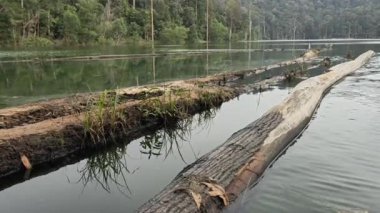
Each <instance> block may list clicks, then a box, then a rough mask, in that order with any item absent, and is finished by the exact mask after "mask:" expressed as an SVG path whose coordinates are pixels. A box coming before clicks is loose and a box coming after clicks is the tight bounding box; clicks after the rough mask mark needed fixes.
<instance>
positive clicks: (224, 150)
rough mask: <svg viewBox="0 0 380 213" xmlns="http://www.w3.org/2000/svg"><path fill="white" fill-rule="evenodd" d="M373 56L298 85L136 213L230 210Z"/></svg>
mask: <svg viewBox="0 0 380 213" xmlns="http://www.w3.org/2000/svg"><path fill="white" fill-rule="evenodd" d="M373 55H374V52H373V51H368V52H366V53H364V54H362V55H361V56H359V57H358V58H357V59H356V60H354V61H350V62H346V63H343V64H339V65H337V66H334V67H333V68H331V69H330V72H328V73H326V74H322V75H320V76H316V77H313V78H310V79H308V80H305V81H303V82H301V83H300V84H298V85H297V86H296V87H295V88H294V89H293V91H292V93H291V94H290V95H289V96H288V97H287V98H286V99H285V100H283V101H282V102H281V103H280V104H279V105H277V106H275V107H273V108H272V109H271V110H269V111H268V112H267V113H266V114H264V115H263V116H262V117H261V118H259V119H258V120H256V121H255V122H253V123H251V124H250V125H248V126H247V127H245V128H244V129H242V130H240V131H238V132H236V133H234V134H233V135H232V136H231V137H230V138H229V139H228V140H227V141H226V142H225V143H223V144H222V145H221V146H219V147H218V148H216V149H215V150H213V151H211V152H210V153H208V154H206V155H204V156H203V157H201V158H200V159H198V160H197V161H196V162H194V163H193V164H191V165H189V166H187V167H186V168H185V169H184V170H183V171H182V172H180V174H179V175H178V176H177V177H176V178H175V179H174V180H173V181H172V182H171V183H170V184H169V185H168V186H167V187H165V188H164V189H163V190H162V191H161V192H160V193H159V194H157V195H156V196H155V197H154V198H152V199H151V200H150V201H149V202H147V203H145V204H144V205H143V206H141V207H140V209H139V212H200V211H207V212H218V211H220V210H221V209H222V208H224V207H226V206H228V204H229V202H231V201H234V200H235V199H236V197H237V196H238V195H239V194H240V193H241V192H242V191H243V190H245V189H246V188H247V187H249V186H250V185H251V184H254V183H256V182H257V181H258V180H259V177H260V176H261V175H262V174H263V172H264V170H265V169H266V168H267V167H268V166H269V165H270V164H271V163H272V162H273V161H274V160H275V159H276V157H278V156H279V154H280V153H281V152H283V151H284V149H286V147H287V146H288V145H289V144H290V142H291V141H292V140H293V139H294V138H295V137H297V135H298V134H299V133H300V132H301V131H302V130H303V129H304V128H305V126H306V125H307V123H308V122H309V121H310V119H311V117H312V115H313V114H314V111H315V110H316V108H317V107H318V105H319V103H320V101H321V99H322V98H323V96H324V94H325V93H326V92H327V91H328V89H329V88H330V87H331V86H332V85H333V84H335V83H336V82H337V81H339V80H340V79H342V78H343V77H345V76H346V75H348V74H350V73H352V72H354V71H355V70H357V69H358V68H360V67H361V66H362V65H363V64H365V63H366V62H368V60H369V59H370V58H371V57H372V56H373ZM200 198H201V199H200ZM200 200H202V202H200Z"/></svg>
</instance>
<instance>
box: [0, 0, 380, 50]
mask: <svg viewBox="0 0 380 213" xmlns="http://www.w3.org/2000/svg"><path fill="white" fill-rule="evenodd" d="M152 23H153V26H152ZM152 28H153V33H152ZM207 29H208V30H207ZM250 32H251V33H250ZM207 35H208V36H207ZM379 36H380V4H379V3H378V0H54V1H52V0H0V43H1V44H0V45H9V46H48V45H53V44H56V45H65V44H70V45H74V44H77V45H91V44H110V45H118V44H122V43H125V42H134V43H136V42H149V41H151V40H152V37H154V39H155V40H157V41H159V42H160V43H166V44H178V43H185V42H187V43H194V42H200V41H206V40H207V37H208V38H209V41H210V42H211V43H221V42H226V41H238V40H249V39H252V40H254V39H317V38H375V37H379Z"/></svg>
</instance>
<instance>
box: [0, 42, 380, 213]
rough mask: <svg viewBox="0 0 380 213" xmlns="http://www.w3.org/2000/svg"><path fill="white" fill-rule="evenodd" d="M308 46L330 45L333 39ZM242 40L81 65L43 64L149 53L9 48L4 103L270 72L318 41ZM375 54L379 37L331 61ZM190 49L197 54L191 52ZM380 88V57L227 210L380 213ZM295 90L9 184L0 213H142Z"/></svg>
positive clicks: (339, 48) (1, 88)
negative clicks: (266, 68)
mask: <svg viewBox="0 0 380 213" xmlns="http://www.w3.org/2000/svg"><path fill="white" fill-rule="evenodd" d="M310 43H312V46H318V47H323V46H325V43H326V42H320V41H312V42H310ZM239 45H240V46H239ZM239 45H237V46H236V47H235V48H234V49H233V50H232V51H231V50H226V49H224V48H225V47H223V46H221V47H215V48H213V49H212V51H209V52H208V54H207V53H206V52H205V51H204V50H202V49H195V48H193V49H191V48H188V49H185V48H183V47H158V48H157V50H156V52H158V53H160V54H161V53H162V54H163V55H160V56H154V57H152V56H141V57H140V58H128V59H122V60H107V61H75V62H74V61H57V62H48V61H46V59H47V58H49V57H50V58H51V57H54V58H57V57H68V56H70V57H71V56H78V55H89V54H93V55H96V54H98V55H99V54H127V55H128V54H148V53H149V51H147V50H145V52H144V51H143V50H141V51H138V50H136V51H135V52H133V51H132V50H129V51H130V52H128V51H127V52H123V51H122V50H121V49H115V50H109V49H106V50H96V51H95V50H92V51H90V50H59V51H57V50H50V51H52V53H51V54H50V55H49V54H47V55H48V56H46V55H44V54H45V53H46V52H41V51H35V52H32V53H30V51H25V52H23V53H22V54H21V53H19V52H14V51H11V50H9V51H5V52H2V53H0V56H1V57H2V58H1V60H3V61H8V62H6V63H0V68H1V73H0V76H1V78H0V81H1V83H0V106H1V107H8V106H14V105H18V104H22V103H28V102H31V101H36V100H44V99H48V98H51V97H61V96H64V95H67V94H74V93H77V92H87V91H101V90H104V89H112V88H116V87H125V86H135V85H142V84H154V83H158V82H164V81H168V80H174V79H187V78H196V77H198V76H204V75H207V74H213V73H220V72H226V71H230V70H238V69H247V68H252V67H257V66H262V65H265V64H271V63H274V62H278V61H282V60H287V59H291V58H294V57H296V56H297V55H299V53H300V52H301V49H306V48H307V47H308V45H309V42H307V41H306V42H305V41H299V42H294V43H293V42H286V41H283V42H269V43H268V42H263V43H260V44H252V45H251V47H252V48H253V49H254V48H265V49H274V48H276V49H279V51H275V52H265V51H254V50H252V51H249V49H248V50H247V49H245V48H244V47H246V46H247V45H246V44H239ZM253 46H255V47H253ZM292 49H297V50H294V51H293V50H292ZM368 49H373V50H375V51H377V52H379V51H380V42H378V41H377V42H376V41H360V42H354V41H350V42H347V41H334V42H333V47H332V49H331V50H330V51H326V52H324V53H323V55H325V56H345V55H346V54H347V53H348V52H350V53H351V54H352V55H353V56H356V55H358V54H360V53H361V52H364V51H366V50H368ZM280 50H281V51H280ZM189 51H194V52H196V54H191V55H187V54H185V53H186V52H189ZM172 52H175V53H176V54H173V55H171V54H170V53H172ZM43 53H44V54H43ZM165 54H166V55H165ZM34 57H38V58H39V59H38V60H36V61H38V63H36V62H33V63H31V62H22V63H19V62H9V61H12V60H13V61H15V60H20V59H21V60H25V59H30V58H34ZM249 58H250V59H251V60H249ZM41 59H43V60H41ZM44 60H45V61H44ZM153 62H154V63H153ZM153 65H154V66H153ZM153 70H154V71H155V75H153V73H152V72H153ZM278 74H280V73H278ZM379 83H380V56H379V55H377V56H376V57H375V58H374V59H373V60H371V62H370V63H369V64H368V65H367V66H366V67H364V68H362V69H361V70H359V71H357V72H356V73H355V74H354V75H352V76H349V77H347V78H346V79H345V80H344V81H342V82H340V84H338V85H336V86H334V88H333V89H332V90H331V91H330V93H329V94H328V95H327V96H326V97H325V99H324V100H323V101H322V104H321V106H320V109H319V110H318V112H317V114H316V115H315V118H314V119H313V120H312V121H311V123H310V126H309V127H308V128H307V129H306V130H305V132H304V133H303V134H302V136H301V137H300V138H299V139H297V140H296V141H295V144H294V145H293V146H291V147H290V148H289V149H288V150H287V152H286V153H285V154H284V155H283V156H281V157H280V158H279V159H278V160H277V161H276V162H275V164H274V165H273V167H272V168H270V169H268V170H267V172H266V173H265V176H264V178H263V179H262V181H261V182H260V183H259V184H257V185H256V186H255V187H253V188H251V189H249V190H247V191H246V192H245V193H244V195H243V196H241V198H240V199H239V200H238V201H237V202H236V203H235V204H233V205H232V206H231V208H230V209H227V210H226V211H227V212H339V211H343V210H347V211H352V212H353V211H354V210H368V211H370V212H376V210H377V209H380V206H379V204H378V197H379V196H380V189H379V186H380V182H379V180H380V168H379V167H378V166H377V165H378V164H379V163H380V162H379V160H378V158H377V153H379V151H380V144H379V143H378V142H377V141H378V139H379V138H380V135H379V132H378V129H379V127H380V96H379V94H380V86H379V85H380V84H379ZM291 89H292V88H291V87H288V86H285V85H279V86H278V87H274V88H273V89H272V90H269V91H266V92H263V93H260V94H246V95H242V96H240V97H239V98H236V99H234V100H231V101H229V102H227V103H225V104H223V105H222V106H221V108H220V109H217V110H215V111H212V112H210V113H208V114H207V116H205V115H196V116H195V117H194V119H193V122H192V124H191V125H190V126H189V127H188V128H186V129H182V130H161V131H158V132H156V133H154V134H150V135H146V136H144V137H142V138H139V139H137V140H134V141H128V139H127V138H126V139H125V140H126V143H129V144H128V145H125V146H118V147H111V148H109V149H108V150H105V151H103V152H98V153H94V154H92V155H91V156H89V157H88V158H86V159H83V160H80V161H79V162H77V163H74V164H71V165H67V166H59V167H54V168H42V169H39V170H37V171H32V174H31V175H32V177H33V178H31V179H30V180H25V181H23V182H20V181H16V182H15V181H14V180H9V179H8V180H7V179H4V180H0V189H2V190H1V191H0V206H1V207H0V212H5V213H7V212H26V211H27V212H134V210H135V209H137V208H138V207H139V206H140V205H141V204H143V203H144V202H146V201H147V200H149V198H151V197H153V196H154V195H155V194H156V193H158V192H159V191H160V190H162V189H163V187H164V186H165V185H167V184H168V183H169V182H170V181H171V180H172V179H173V178H174V177H175V176H176V175H177V174H178V173H179V172H180V171H181V170H182V169H183V168H184V167H185V166H186V165H188V164H189V163H192V162H193V161H195V160H196V159H197V158H199V157H200V156H202V155H203V154H205V153H207V152H209V151H210V150H212V149H214V148H215V147H217V146H218V145H220V144H221V143H223V142H224V141H225V140H226V139H227V138H228V137H229V136H230V135H231V134H232V133H234V132H236V131H237V130H239V129H241V128H243V127H245V126H246V125H247V124H249V123H251V122H252V121H254V120H255V119H257V118H259V117H260V116H261V115H262V114H263V113H265V112H266V111H267V110H268V109H269V108H271V107H272V106H273V105H275V104H276V103H279V102H280V101H281V100H282V99H283V98H285V97H286V96H287V94H288V93H289V92H290V91H291ZM100 162H109V163H110V164H109V165H108V166H104V164H102V163H100ZM21 177H22V174H21ZM20 180H22V178H20Z"/></svg>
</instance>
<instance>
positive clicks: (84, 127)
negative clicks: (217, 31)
mask: <svg viewBox="0 0 380 213" xmlns="http://www.w3.org/2000/svg"><path fill="white" fill-rule="evenodd" d="M316 56H317V55H313V54H312V55H311V56H308V57H306V58H305V57H303V58H298V59H296V60H290V61H285V62H282V63H278V64H275V65H271V66H268V67H262V68H258V69H252V70H243V71H238V72H233V73H225V74H219V75H214V76H207V77H205V78H198V79H192V80H186V81H175V82H169V83H164V84H160V85H150V86H144V87H134V88H125V89H118V90H115V91H109V92H100V93H94V94H80V95H76V96H73V97H68V98H63V99H56V100H51V101H45V102H39V103H33V104H27V105H24V106H19V107H13V108H7V109H1V110H0V177H1V176H7V175H9V174H12V173H15V172H18V171H22V169H23V167H22V165H23V162H21V160H20V153H24V154H25V155H26V156H28V161H29V163H30V164H31V165H33V167H36V166H38V165H40V164H42V163H46V162H52V161H56V160H58V159H61V158H63V157H65V156H68V155H70V154H74V153H75V154H78V153H79V152H80V151H88V150H90V149H92V148H98V147H102V146H105V145H107V144H106V143H107V141H106V140H108V139H110V140H112V142H113V141H114V140H116V139H115V138H118V137H119V138H125V137H129V138H134V137H137V136H140V135H141V132H143V130H144V129H145V130H146V129H149V128H157V127H159V126H163V125H164V124H165V123H164V122H166V121H165V120H167V119H171V120H178V119H183V118H184V117H186V116H190V115H193V114H195V113H197V112H200V111H202V110H207V109H209V108H211V107H215V106H219V105H220V104H221V103H223V102H225V101H227V100H229V99H231V98H233V97H236V96H237V95H239V94H241V93H244V92H245V90H243V89H241V88H240V87H239V86H236V85H235V86H233V84H234V82H237V81H238V80H239V79H242V78H245V77H247V76H252V75H254V74H257V73H262V72H264V71H265V70H269V69H275V68H278V67H281V66H284V65H292V64H299V63H312V62H313V61H315V57H316ZM317 63H318V62H317ZM261 88H262V87H260V89H261ZM258 89H259V88H258ZM154 107H156V108H160V110H156V109H155V108H154ZM87 148H89V149H87Z"/></svg>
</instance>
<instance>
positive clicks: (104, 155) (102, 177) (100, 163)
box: [78, 146, 135, 197]
mask: <svg viewBox="0 0 380 213" xmlns="http://www.w3.org/2000/svg"><path fill="white" fill-rule="evenodd" d="M126 150H127V148H126V146H120V147H112V148H110V149H108V150H107V151H106V152H100V153H98V154H96V155H92V156H91V157H89V158H88V159H87V161H86V164H85V165H84V167H83V168H81V169H80V170H79V171H78V172H79V173H80V174H81V177H80V179H79V181H78V182H81V183H82V184H83V190H84V189H85V188H86V186H87V185H89V184H90V183H94V182H96V183H98V184H100V186H101V187H102V188H103V189H104V190H105V191H107V192H109V193H111V186H116V188H117V189H118V190H119V192H121V193H122V194H123V195H125V196H127V197H129V196H128V194H127V193H131V191H130V189H129V187H128V184H127V175H130V174H133V173H134V172H135V170H134V171H130V170H129V169H128V167H127V160H126V158H125V154H126ZM126 190H127V191H126Z"/></svg>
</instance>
